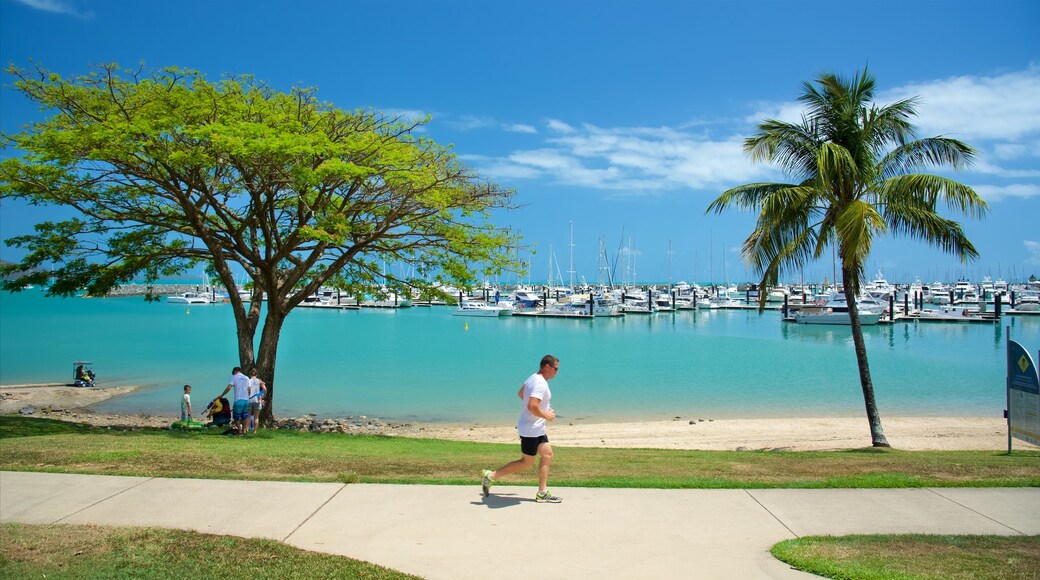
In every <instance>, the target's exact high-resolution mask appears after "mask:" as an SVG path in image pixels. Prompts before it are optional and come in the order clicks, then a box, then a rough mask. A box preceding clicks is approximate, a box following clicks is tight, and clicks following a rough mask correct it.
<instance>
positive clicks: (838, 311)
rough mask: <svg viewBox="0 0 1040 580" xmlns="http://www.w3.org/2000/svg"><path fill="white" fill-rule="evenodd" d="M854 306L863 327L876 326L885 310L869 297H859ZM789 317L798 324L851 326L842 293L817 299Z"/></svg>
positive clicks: (834, 293)
mask: <svg viewBox="0 0 1040 580" xmlns="http://www.w3.org/2000/svg"><path fill="white" fill-rule="evenodd" d="M856 306H857V310H858V311H859V323H860V324H862V325H863V326H873V325H875V324H877V323H878V322H879V321H880V320H881V315H882V314H883V313H884V308H885V307H884V305H883V304H881V303H880V302H878V301H877V300H874V299H872V298H871V297H870V296H869V295H863V296H860V298H859V299H858V300H856ZM791 317H792V318H793V319H794V321H795V322H797V323H798V324H832V325H846V326H850V325H852V318H851V317H850V316H849V305H848V301H846V299H845V293H844V292H833V293H831V294H828V295H826V296H823V297H820V298H817V299H816V301H814V302H813V303H812V304H806V305H804V306H802V307H801V308H799V309H798V310H796V311H794V312H793V313H792V315H791Z"/></svg>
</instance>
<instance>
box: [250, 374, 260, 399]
mask: <svg viewBox="0 0 1040 580" xmlns="http://www.w3.org/2000/svg"><path fill="white" fill-rule="evenodd" d="M259 392H260V377H256V378H250V379H249V401H250V402H252V403H255V402H256V401H254V400H253V399H254V398H256V394H257V393H259Z"/></svg>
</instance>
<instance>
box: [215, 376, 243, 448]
mask: <svg viewBox="0 0 1040 580" xmlns="http://www.w3.org/2000/svg"><path fill="white" fill-rule="evenodd" d="M232 389H234V391H235V403H234V405H233V406H232V407H231V420H232V421H234V422H235V428H236V429H237V430H238V434H239V435H243V434H245V432H246V427H248V426H249V377H247V376H245V375H244V374H242V369H241V368H240V367H235V368H233V369H231V380H230V381H228V386H226V387H224V392H223V393H220V396H219V397H217V398H218V399H219V398H220V397H223V396H224V395H226V394H228V391H230V390H232Z"/></svg>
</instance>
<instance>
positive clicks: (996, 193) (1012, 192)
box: [972, 183, 1040, 202]
mask: <svg viewBox="0 0 1040 580" xmlns="http://www.w3.org/2000/svg"><path fill="white" fill-rule="evenodd" d="M972 188H973V189H974V190H975V192H976V193H978V194H979V195H980V196H982V198H983V199H985V200H986V201H988V202H992V201H999V200H1002V199H1006V198H1009V197H1017V198H1022V199H1028V198H1031V197H1040V185H1038V184H1033V183H1015V184H1011V185H973V186H972Z"/></svg>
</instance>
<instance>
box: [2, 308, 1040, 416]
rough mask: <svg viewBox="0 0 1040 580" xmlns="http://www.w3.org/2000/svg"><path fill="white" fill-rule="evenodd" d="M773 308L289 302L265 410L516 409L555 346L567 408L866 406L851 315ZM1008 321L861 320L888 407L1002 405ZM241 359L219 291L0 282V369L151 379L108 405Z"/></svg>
mask: <svg viewBox="0 0 1040 580" xmlns="http://www.w3.org/2000/svg"><path fill="white" fill-rule="evenodd" d="M779 317H780V315H779V313H778V312H776V311H768V312H765V313H763V314H758V313H756V312H754V311H696V312H678V313H675V314H671V313H667V314H666V313H659V314H656V315H652V316H645V315H644V316H635V315H632V316H628V317H625V318H618V319H596V320H593V321H589V320H560V319H533V318H521V317H509V318H500V319H480V318H461V317H455V316H452V315H451V309H450V308H447V307H433V308H410V309H401V310H361V311H328V310H314V309H298V310H296V311H294V312H293V313H292V314H291V315H290V316H289V318H288V320H287V322H286V325H285V327H284V329H283V332H282V341H281V346H280V349H279V362H278V368H277V373H278V374H277V377H276V382H275V410H276V413H277V414H278V415H280V416H286V415H297V414H303V413H309V412H313V413H317V414H319V415H322V416H345V415H361V414H364V415H368V416H370V417H380V418H383V419H392V420H407V421H466V422H470V421H473V422H491V421H495V422H501V421H512V420H515V415H516V413H517V409H518V400H517V398H516V391H517V389H518V387H519V385H520V383H521V382H522V381H523V380H524V379H525V378H526V377H527V376H528V375H529V374H530V373H532V372H534V371H535V370H537V368H536V367H537V364H538V360H539V359H540V358H541V356H542V355H543V354H546V353H552V354H555V355H556V356H558V357H559V358H560V359H561V370H560V373H559V375H557V377H556V378H555V379H554V380H553V381H552V383H551V387H552V390H553V407H554V408H555V409H556V410H557V411H558V412H559V415H560V416H561V418H564V419H577V418H585V419H593V420H613V419H662V418H671V417H675V416H680V417H690V418H705V419H707V418H727V417H773V416H786V417H797V416H842V415H861V414H862V412H863V411H862V408H863V403H862V396H861V394H860V387H859V377H858V374H857V371H856V361H855V357H854V353H853V350H852V342H851V338H850V333H849V329H848V328H847V327H823V326H803V325H795V324H791V323H782V322H781V321H780V320H779ZM1006 326H1010V327H1011V332H1012V337H1013V338H1015V339H1016V340H1018V341H1019V342H1021V343H1022V344H1023V345H1025V346H1026V348H1027V349H1029V350H1030V352H1032V353H1034V354H1035V353H1036V350H1037V348H1038V347H1040V317H1031V318H1027V317H1010V316H1009V317H1005V318H1004V319H1003V321H1002V323H1001V324H1000V325H991V324H950V323H921V322H905V323H904V322H899V323H896V324H894V325H886V326H875V327H868V328H866V329H865V334H866V340H867V352H868V356H869V358H870V362H871V371H872V374H873V379H874V386H875V390H876V392H877V400H878V405H879V408H880V411H881V413H882V416H885V415H886V414H887V415H931V416H942V415H953V416H997V417H999V416H1000V415H1001V412H1002V410H1003V409H1004V406H1005V395H1004V364H1005V363H1004V332H1005V331H1004V328H1005V327H1006ZM236 356H237V348H236V345H235V333H234V321H233V319H232V313H231V308H230V305H196V306H191V307H188V306H186V305H183V304H181V305H174V304H166V303H152V304H149V303H145V302H144V301H143V300H142V299H140V298H103V299H97V298H95V299H84V298H74V299H57V298H45V297H43V296H42V294H41V293H40V292H37V291H29V292H23V293H20V294H13V295H9V294H4V295H3V296H2V297H0V383H2V384H18V383H33V382H67V381H69V380H70V377H71V374H72V361H74V360H90V361H93V362H94V368H95V371H96V372H97V374H98V378H99V380H100V384H101V386H118V385H141V386H143V387H144V388H143V389H142V390H140V391H138V392H136V393H134V394H132V395H129V396H126V397H121V398H118V399H115V400H110V401H108V402H106V403H103V404H102V405H100V406H99V407H98V408H99V409H100V410H104V411H112V412H160V413H165V414H170V415H174V414H176V413H177V412H178V409H179V407H178V405H179V399H178V397H179V394H180V393H181V387H182V386H183V385H184V384H185V383H190V384H191V385H192V386H193V387H194V392H193V396H194V397H193V399H194V402H195V405H196V406H200V408H201V406H202V405H200V403H201V404H204V403H205V402H207V401H208V400H209V399H211V398H212V397H214V396H216V395H218V394H219V393H220V391H221V390H223V388H224V386H225V385H226V384H227V382H228V376H229V374H230V369H231V367H232V366H234V365H235V364H236V361H235V358H236Z"/></svg>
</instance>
